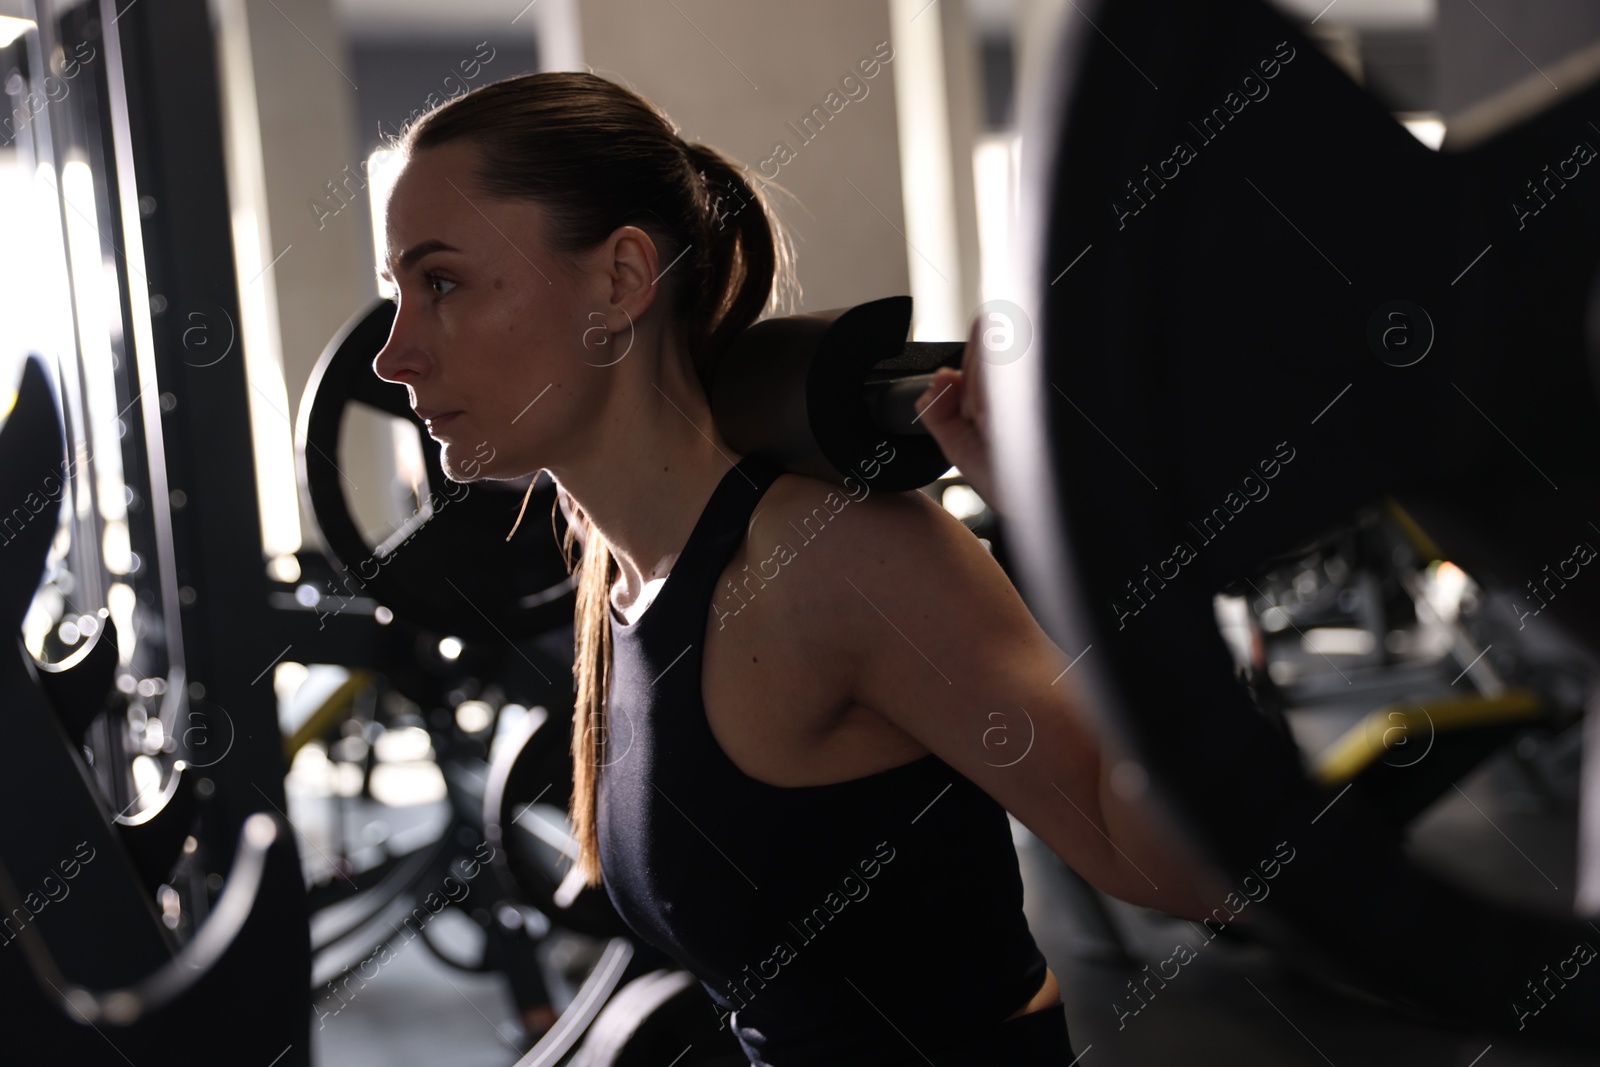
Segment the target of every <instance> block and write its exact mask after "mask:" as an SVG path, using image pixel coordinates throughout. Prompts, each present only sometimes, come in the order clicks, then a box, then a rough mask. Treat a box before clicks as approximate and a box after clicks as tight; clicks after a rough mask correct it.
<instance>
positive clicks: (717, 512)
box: [672, 456, 783, 601]
mask: <svg viewBox="0 0 1600 1067" xmlns="http://www.w3.org/2000/svg"><path fill="white" fill-rule="evenodd" d="M782 473H783V471H782V469H781V468H779V467H777V466H776V465H774V464H772V463H770V462H768V461H765V460H760V459H757V458H755V457H754V456H745V457H744V458H742V459H740V460H739V462H738V463H736V464H734V465H733V466H732V467H730V468H728V473H727V474H725V475H723V478H722V481H721V482H719V483H718V484H717V488H716V490H715V491H714V492H712V494H711V499H710V500H709V501H707V503H706V508H705V511H704V513H702V515H701V516H700V522H699V523H698V524H696V526H695V530H694V535H693V536H692V537H691V538H690V539H689V543H688V544H687V545H685V546H684V549H683V554H682V555H681V556H679V557H678V559H677V561H676V562H674V563H673V565H672V566H673V570H674V571H679V570H682V571H683V572H684V573H685V574H688V575H693V576H695V578H696V579H697V584H700V585H701V586H702V588H701V589H698V590H696V593H697V594H704V593H709V591H710V588H711V587H712V586H714V585H715V583H716V580H717V577H718V576H719V575H720V574H721V573H722V568H723V567H724V566H726V565H727V562H728V560H729V559H730V558H732V556H733V552H734V550H735V549H736V548H738V546H739V544H740V542H742V541H743V540H744V536H745V531H746V527H747V526H748V525H749V522H750V517H751V515H752V514H754V512H755V508H756V504H757V503H758V502H759V501H760V499H761V497H762V495H763V494H765V493H766V491H767V489H768V488H769V487H770V486H771V485H772V483H773V482H774V481H776V480H777V479H778V476H779V475H781V474H782ZM694 599H695V600H696V601H699V600H700V599H702V597H701V596H700V595H696V596H695V598H694Z"/></svg>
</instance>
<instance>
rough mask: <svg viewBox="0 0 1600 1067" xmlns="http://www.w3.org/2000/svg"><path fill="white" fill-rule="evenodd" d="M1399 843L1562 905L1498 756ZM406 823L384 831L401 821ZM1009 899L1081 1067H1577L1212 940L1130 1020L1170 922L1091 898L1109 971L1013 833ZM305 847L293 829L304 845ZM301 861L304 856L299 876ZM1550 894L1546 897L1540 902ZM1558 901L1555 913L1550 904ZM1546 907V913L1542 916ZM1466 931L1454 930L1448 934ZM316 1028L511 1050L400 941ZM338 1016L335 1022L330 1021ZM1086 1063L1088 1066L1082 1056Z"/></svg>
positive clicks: (488, 997)
mask: <svg viewBox="0 0 1600 1067" xmlns="http://www.w3.org/2000/svg"><path fill="white" fill-rule="evenodd" d="M1368 707H1370V705H1367V704H1363V705H1362V706H1361V708H1357V707H1355V706H1352V707H1349V708H1344V709H1341V708H1336V707H1334V708H1328V707H1324V708H1319V709H1318V710H1317V711H1316V712H1315V713H1312V714H1297V715H1296V716H1294V717H1293V721H1294V723H1295V727H1296V731H1297V733H1298V734H1300V735H1301V737H1302V740H1303V741H1304V742H1309V744H1308V747H1309V748H1312V749H1313V750H1314V748H1315V747H1318V740H1317V739H1318V738H1331V737H1332V736H1335V735H1336V734H1337V732H1338V731H1339V730H1340V729H1342V728H1343V726H1344V725H1347V724H1348V723H1349V722H1352V721H1354V719H1355V718H1356V717H1357V716H1358V715H1359V714H1361V711H1362V709H1363V708H1368ZM1460 785H1461V789H1462V792H1461V793H1459V794H1457V793H1455V792H1454V791H1453V790H1452V791H1451V792H1450V793H1448V794H1447V795H1446V797H1445V798H1444V799H1442V800H1441V801H1440V802H1439V803H1438V804H1436V805H1435V806H1434V807H1433V808H1432V809H1430V810H1429V811H1428V812H1427V813H1426V814H1425V815H1424V816H1422V818H1421V819H1419V820H1418V822H1417V824H1416V825H1415V826H1414V828H1413V835H1412V837H1413V844H1414V847H1415V848H1416V850H1417V851H1418V852H1419V853H1420V854H1423V855H1425V856H1426V857H1427V858H1428V859H1429V860H1430V861H1434V862H1438V863H1443V864H1447V865H1448V866H1450V867H1451V868H1452V870H1453V871H1454V872H1456V873H1457V876H1458V877H1461V878H1462V879H1463V880H1468V881H1470V883H1471V884H1473V885H1476V886H1478V887H1480V888H1481V889H1482V890H1483V891H1485V892H1488V893H1492V894H1496V895H1503V896H1507V897H1510V898H1512V899H1517V900H1526V901H1532V900H1535V899H1537V898H1538V897H1539V896H1540V895H1544V896H1547V897H1549V898H1551V900H1555V902H1556V903H1559V904H1563V905H1564V904H1566V903H1567V902H1568V901H1569V900H1570V896H1571V887H1572V885H1573V882H1574V875H1573V869H1572V868H1573V861H1572V856H1573V848H1574V840H1575V833H1576V826H1575V821H1574V820H1573V819H1572V818H1571V817H1570V816H1568V815H1565V814H1563V813H1562V812H1561V811H1559V810H1551V809H1549V808H1548V807H1547V806H1546V805H1544V804H1543V803H1542V802H1540V801H1539V800H1538V798H1537V797H1536V795H1534V794H1533V793H1531V792H1530V791H1529V790H1528V789H1527V788H1526V783H1525V780H1524V779H1523V777H1522V776H1521V775H1520V773H1519V771H1518V768H1517V767H1516V766H1515V764H1514V762H1513V760H1512V759H1511V758H1510V756H1509V754H1505V753H1503V754H1502V755H1500V756H1498V757H1496V758H1494V759H1493V760H1491V761H1489V762H1488V763H1486V764H1485V765H1483V766H1482V767H1481V768H1479V770H1478V771H1477V772H1475V773H1474V774H1472V775H1470V776H1468V777H1467V778H1466V779H1464V780H1462V782H1461V783H1460ZM328 803H329V802H328V801H327V800H325V799H321V798H312V797H301V798H300V799H299V800H298V801H297V811H296V812H295V816H296V819H297V821H298V822H300V824H301V825H302V826H303V827H314V826H316V825H317V824H318V822H319V820H318V818H317V815H319V814H326V813H325V812H317V811H316V810H315V808H316V806H317V805H327V804H328ZM406 811H409V813H410V814H409V815H406V816H402V815H401V812H406ZM438 814H439V812H438V811H437V810H435V806H434V805H432V804H427V805H418V806H416V807H413V808H411V809H388V810H387V811H386V812H385V813H384V816H385V818H386V819H388V820H389V821H390V822H391V824H395V825H394V829H395V832H397V833H398V832H400V831H401V830H402V829H404V828H405V827H404V824H403V823H401V822H400V820H401V819H410V820H413V821H414V822H415V823H416V825H417V826H418V827H419V828H421V827H422V826H423V824H425V823H427V822H429V821H432V820H433V819H435V818H437V816H438ZM1013 828H1014V830H1015V831H1016V833H1015V837H1016V841H1017V846H1018V849H1017V851H1018V856H1019V858H1020V861H1021V866H1022V873H1023V879H1024V884H1025V887H1026V910H1027V914H1028V921H1029V924H1030V925H1031V927H1032V928H1033V931H1034V935H1035V937H1036V938H1037V939H1038V941H1039V944H1040V947H1041V949H1042V950H1043V952H1044V954H1045V957H1046V958H1047V959H1048V960H1049V963H1050V966H1051V968H1052V969H1053V970H1054V971H1055V973H1056V975H1057V976H1058V978H1059V979H1060V981H1061V986H1062V990H1063V997H1064V999H1065V1001H1066V1006H1067V1018H1068V1024H1069V1027H1070V1030H1071V1033H1072V1040H1073V1047H1074V1049H1075V1050H1076V1051H1077V1052H1078V1053H1079V1054H1080V1055H1081V1056H1083V1057H1084V1059H1085V1062H1087V1063H1089V1064H1099V1065H1123V1064H1128V1065H1146V1064H1166V1063H1174V1062H1180V1059H1181V1062H1183V1063H1185V1064H1190V1065H1193V1067H1205V1065H1209V1064H1217V1065H1224V1064H1226V1065H1228V1067H1235V1065H1239V1064H1273V1065H1281V1067H1300V1065H1305V1067H1323V1065H1327V1064H1335V1065H1338V1067H1345V1065H1351V1064H1364V1065H1386V1064H1396V1065H1399V1064H1404V1065H1406V1067H1434V1065H1437V1067H1446V1065H1448V1067H1514V1065H1523V1067H1535V1065H1538V1067H1547V1065H1548V1067H1557V1065H1564V1064H1577V1063H1580V1062H1584V1061H1582V1060H1580V1059H1577V1058H1572V1057H1563V1056H1560V1055H1556V1054H1552V1053H1549V1052H1545V1051H1540V1050H1536V1049H1532V1048H1527V1047H1520V1046H1515V1045H1513V1044H1511V1043H1509V1042H1506V1041H1503V1040H1497V1041H1494V1042H1493V1043H1492V1047H1491V1041H1490V1039H1487V1038H1481V1037H1477V1036H1475V1035H1470V1034H1452V1033H1445V1032H1441V1031H1438V1030H1436V1029H1431V1028H1429V1027H1426V1026H1422V1025H1419V1024H1418V1023H1416V1022H1413V1021H1411V1020H1409V1019H1407V1018H1404V1017H1401V1016H1398V1015H1396V1014H1395V1013H1393V1012H1391V1011H1389V1010H1387V1009H1385V1008H1383V1007H1381V1006H1376V1005H1374V1004H1372V1003H1370V1002H1368V1001H1364V1000H1362V999H1360V998H1359V997H1358V996H1356V995H1353V994H1348V993H1343V992H1339V991H1336V990H1332V989H1329V988H1326V987H1323V986H1321V985H1318V984H1315V983H1312V982H1310V981H1308V980H1306V979H1304V978H1302V977H1300V976H1298V975H1297V974H1295V973H1294V972H1292V971H1290V970H1289V969H1287V968H1285V967H1284V966H1283V965H1282V964H1281V963H1280V962H1279V961H1278V960H1277V959H1275V958H1274V957H1273V955H1272V954H1271V953H1269V952H1267V951H1266V950H1264V949H1262V948H1260V947H1259V946H1254V945H1251V944H1249V943H1246V942H1243V941H1234V940H1229V939H1226V938H1222V937H1219V938H1217V939H1216V940H1214V941H1211V942H1209V943H1206V944H1205V945H1204V946H1202V947H1201V948H1200V949H1199V951H1198V953H1197V955H1196V958H1194V959H1193V960H1192V961H1190V962H1189V963H1187V964H1185V965H1184V966H1183V968H1182V970H1181V971H1180V973H1179V974H1178V976H1177V977H1176V978H1174V979H1173V980H1171V981H1170V982H1168V983H1167V985H1166V987H1165V988H1162V989H1159V990H1158V992H1157V993H1156V995H1155V996H1154V997H1147V999H1148V1000H1149V1003H1148V1004H1147V1005H1146V1006H1145V1007H1144V1008H1143V1009H1142V1010H1140V1011H1139V1012H1138V1013H1137V1014H1128V1015H1122V1014H1120V1013H1119V1010H1118V1008H1117V1005H1121V1006H1122V1011H1126V1010H1127V1008H1128V1006H1129V1005H1131V1004H1133V1003H1135V1002H1134V1001H1132V1000H1130V999H1129V993H1128V987H1127V983H1128V982H1129V980H1130V979H1134V978H1136V977H1142V976H1143V973H1144V972H1142V971H1141V968H1142V967H1143V965H1144V964H1146V963H1149V964H1151V965H1154V964H1155V963H1157V962H1158V961H1160V960H1164V959H1166V958H1167V957H1169V956H1170V955H1172V952H1173V946H1174V944H1176V943H1177V941H1178V940H1179V939H1180V938H1182V937H1184V935H1185V933H1188V934H1189V935H1190V936H1189V940H1190V942H1191V943H1192V944H1196V945H1199V944H1200V940H1201V939H1200V938H1199V937H1198V936H1197V935H1195V934H1194V932H1193V929H1192V928H1191V927H1189V926H1188V925H1187V924H1184V923H1181V922H1178V921H1176V920H1171V919H1167V918H1165V917H1163V916H1159V915H1155V914H1154V913H1151V912H1148V911H1146V910H1144V909H1141V908H1137V907H1133V906H1131V905H1125V904H1123V903H1121V902H1120V901H1109V902H1108V911H1107V914H1108V915H1109V916H1110V920H1111V922H1112V923H1113V924H1114V926H1115V928H1116V930H1117V931H1118V932H1119V933H1120V935H1121V937H1122V939H1123V942H1124V944H1125V945H1126V947H1127V950H1128V953H1129V955H1130V956H1131V957H1132V959H1133V962H1132V963H1128V962H1125V961H1123V962H1117V961H1116V960H1115V959H1114V956H1115V953H1114V951H1113V950H1112V949H1111V946H1110V945H1109V943H1108V942H1107V940H1106V937H1105V934H1104V931H1103V929H1100V928H1097V926H1096V924H1095V923H1093V922H1092V921H1088V919H1087V917H1088V916H1090V915H1092V914H1093V913H1092V911H1090V910H1089V909H1086V908H1082V907H1074V906H1073V903H1072V902H1073V901H1074V900H1076V899H1081V898H1080V897H1079V894H1081V893H1082V888H1081V884H1080V883H1077V882H1076V880H1075V879H1074V878H1073V877H1072V876H1071V874H1070V872H1068V871H1067V870H1066V869H1065V868H1064V867H1063V866H1062V864H1061V863H1060V861H1059V860H1057V859H1056V857H1055V856H1054V855H1053V854H1052V853H1051V852H1050V851H1049V850H1048V849H1047V848H1045V847H1044V846H1043V845H1042V844H1041V843H1040V842H1039V841H1038V840H1037V839H1035V838H1034V837H1033V836H1032V835H1031V834H1030V833H1028V832H1027V831H1026V830H1025V829H1023V828H1022V827H1021V826H1020V825H1018V824H1015V823H1013ZM308 832H311V831H309V830H308ZM314 857H315V853H314V852H311V851H309V850H308V851H307V863H308V869H309V868H311V867H312V866H314V864H315V859H314ZM1553 886H1554V887H1560V888H1552V887H1553ZM1556 898H1559V899H1556ZM1550 902H1551V901H1550V900H1547V901H1546V903H1550ZM433 932H434V933H435V934H436V935H438V940H439V941H441V942H444V943H445V946H446V947H447V948H449V947H451V945H450V942H451V941H452V939H453V937H454V938H459V939H461V944H460V945H459V946H458V947H460V949H461V951H462V954H463V955H467V954H470V952H471V951H472V950H473V948H472V946H470V945H467V944H466V943H465V937H463V935H462V933H461V932H460V931H459V929H458V928H455V927H450V926H449V924H445V923H441V924H439V925H438V927H436V928H435V930H434V931H433ZM1471 935H1472V932H1471V931H1469V930H1463V931H1462V936H1463V937H1470V936H1471ZM319 1002H320V1003H321V1004H322V1005H323V1006H322V1009H321V1010H322V1012H323V1013H324V1014H322V1015H321V1018H320V1023H321V1025H320V1026H319V1025H318V1023H316V1022H314V1023H313V1040H314V1042H315V1046H316V1062H318V1063H327V1064H340V1065H341V1067H366V1065H368V1064H371V1065H379V1064H382V1065H385V1067H404V1065H410V1064H416V1065H418V1067H421V1065H428V1067H438V1065H443V1064H448V1065H451V1067H507V1065H510V1064H512V1063H514V1062H515V1061H516V1060H517V1058H518V1056H519V1052H518V1049H519V1047H525V1042H524V1041H523V1039H522V1035H521V1031H520V1029H519V1027H518V1025H517V1023H516V1021H515V1011H514V1008H513V1005H512V1001H511V997H510V994H509V991H508V990H507V988H506V987H505V984H504V982H503V980H502V979H501V978H499V977H498V976H495V975H474V974H467V973H463V972H460V971H456V970H453V969H451V968H449V967H447V966H446V965H444V964H442V963H441V962H440V961H439V960H437V959H436V958H435V957H434V956H433V955H431V954H430V953H429V952H428V951H427V949H425V948H423V947H421V946H420V945H418V944H416V943H415V942H412V943H410V944H406V945H403V946H397V947H396V948H395V949H394V958H393V960H392V961H391V962H390V963H388V964H386V965H385V966H384V967H383V968H382V970H381V971H380V972H379V974H378V975H377V977H376V978H375V979H373V980H372V981H370V982H368V983H367V984H366V985H365V986H364V987H363V988H362V989H361V991H360V993H359V995H358V996H356V997H355V998H354V999H352V1000H351V1001H350V1002H349V1003H348V1004H345V1005H344V1006H343V1007H342V1008H340V1006H339V1002H338V1001H337V1000H333V999H332V998H331V997H322V998H319ZM332 1008H339V1010H338V1012H337V1014H334V1013H333V1012H332V1011H331V1010H330V1009H332ZM1091 1057H1092V1058H1091Z"/></svg>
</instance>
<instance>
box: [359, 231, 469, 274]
mask: <svg viewBox="0 0 1600 1067" xmlns="http://www.w3.org/2000/svg"><path fill="white" fill-rule="evenodd" d="M459 251H461V249H459V248H457V247H455V246H454V245H448V244H445V243H444V242H443V241H441V240H439V239H438V238H436V237H435V238H431V239H429V240H426V241H423V242H422V243H421V244H419V245H413V246H412V247H410V248H408V249H406V250H405V251H404V252H401V253H400V269H401V270H410V269H411V267H412V266H413V265H414V264H415V263H416V262H417V260H419V259H421V258H422V257H423V256H426V255H428V254H429V253H432V252H459ZM378 277H380V278H382V279H383V280H385V281H393V280H394V275H393V274H391V273H390V271H389V268H388V267H385V268H384V269H383V270H382V271H380V272H379V273H378Z"/></svg>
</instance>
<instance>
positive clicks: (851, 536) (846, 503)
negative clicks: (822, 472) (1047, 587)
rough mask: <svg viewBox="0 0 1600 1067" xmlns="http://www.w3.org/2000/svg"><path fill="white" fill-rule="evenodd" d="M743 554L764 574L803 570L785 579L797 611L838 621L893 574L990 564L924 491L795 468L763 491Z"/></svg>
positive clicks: (913, 575) (911, 575) (924, 576)
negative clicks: (829, 478)
mask: <svg viewBox="0 0 1600 1067" xmlns="http://www.w3.org/2000/svg"><path fill="white" fill-rule="evenodd" d="M745 552H746V556H747V559H746V562H747V563H749V564H750V570H751V571H753V572H756V573H758V574H760V575H761V576H762V577H763V578H765V579H768V580H775V579H776V578H777V575H778V574H780V573H784V572H791V573H794V574H796V575H797V576H802V577H799V580H797V581H794V582H792V583H786V584H788V585H789V586H790V588H789V589H787V590H786V592H787V594H788V595H787V598H786V599H788V600H789V606H790V608H791V610H792V611H793V612H794V613H795V614H797V615H804V616H809V617H817V618H821V619H824V620H826V619H829V618H832V619H834V620H835V621H837V620H838V617H839V616H838V613H839V612H840V611H841V610H847V604H848V600H855V601H856V604H857V605H861V606H865V605H862V599H861V597H860V596H859V595H858V594H859V593H860V592H861V591H864V590H866V589H868V588H870V587H880V588H881V587H882V583H883V580H884V578H885V577H886V576H888V575H894V576H896V579H897V580H898V579H899V578H905V579H908V580H915V579H917V578H918V576H920V580H923V581H926V580H929V579H930V578H931V577H932V576H933V575H934V574H936V573H938V572H940V571H942V570H945V569H947V568H949V567H951V566H959V565H961V563H962V562H963V561H964V560H965V561H976V560H977V557H983V558H984V560H986V561H988V562H989V563H991V565H992V560H990V559H989V557H988V553H987V551H986V550H985V549H984V548H983V547H982V545H981V544H980V543H979V541H978V539H977V538H976V537H974V536H973V535H972V532H971V531H970V530H969V529H967V527H966V526H964V525H963V524H962V523H961V521H960V520H959V519H957V518H956V517H955V516H953V515H951V514H950V513H949V512H948V511H946V510H945V509H944V508H943V507H941V506H940V505H939V504H938V503H937V502H935V501H934V500H933V499H931V498H930V497H929V496H928V495H927V494H925V493H922V492H920V491H918V490H907V491H904V492H889V491H886V490H880V489H874V488H872V486H871V484H870V483H867V482H862V481H851V482H849V483H847V484H845V485H840V484H837V483H835V482H831V481H825V480H823V479H820V478H814V477H811V476H809V475H805V474H795V473H784V474H781V475H779V476H778V478H777V479H776V480H774V482H773V483H772V485H771V486H770V487H769V488H768V490H767V491H766V493H765V494H764V495H763V496H762V499H761V501H760V502H759V503H758V505H757V506H756V508H755V510H754V512H753V513H752V515H751V518H750V524H749V529H748V530H747V540H746V548H745ZM978 565H979V566H982V564H981V563H979V564H978ZM852 588H853V589H854V591H852ZM868 610H871V609H870V608H869V609H868ZM786 614H788V613H786Z"/></svg>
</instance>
